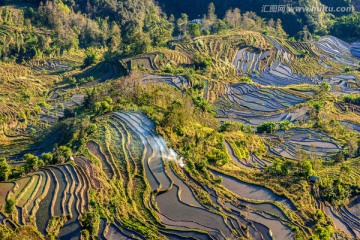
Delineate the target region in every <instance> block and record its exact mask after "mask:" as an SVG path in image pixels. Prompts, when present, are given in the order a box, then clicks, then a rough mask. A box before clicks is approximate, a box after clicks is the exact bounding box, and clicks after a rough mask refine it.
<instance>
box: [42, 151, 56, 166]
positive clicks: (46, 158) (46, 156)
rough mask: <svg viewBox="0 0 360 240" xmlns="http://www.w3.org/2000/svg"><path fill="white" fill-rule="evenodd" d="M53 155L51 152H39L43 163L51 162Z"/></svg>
mask: <svg viewBox="0 0 360 240" xmlns="http://www.w3.org/2000/svg"><path fill="white" fill-rule="evenodd" d="M53 159H54V156H53V155H52V153H43V154H41V160H43V161H44V163H45V164H51V163H53Z"/></svg>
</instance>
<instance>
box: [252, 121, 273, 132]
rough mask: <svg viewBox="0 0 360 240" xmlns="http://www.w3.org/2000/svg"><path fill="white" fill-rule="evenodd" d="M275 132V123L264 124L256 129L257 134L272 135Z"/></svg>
mask: <svg viewBox="0 0 360 240" xmlns="http://www.w3.org/2000/svg"><path fill="white" fill-rule="evenodd" d="M275 131H276V123H275V122H264V123H263V124H260V125H259V126H257V127H256V132H257V133H274V132H275Z"/></svg>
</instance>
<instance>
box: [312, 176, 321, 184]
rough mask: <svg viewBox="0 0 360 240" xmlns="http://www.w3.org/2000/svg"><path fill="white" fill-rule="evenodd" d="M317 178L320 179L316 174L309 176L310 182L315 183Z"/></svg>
mask: <svg viewBox="0 0 360 240" xmlns="http://www.w3.org/2000/svg"><path fill="white" fill-rule="evenodd" d="M319 180H320V177H318V176H311V177H310V178H309V181H310V182H312V183H316V182H317V181H319Z"/></svg>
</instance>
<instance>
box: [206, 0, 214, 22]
mask: <svg viewBox="0 0 360 240" xmlns="http://www.w3.org/2000/svg"><path fill="white" fill-rule="evenodd" d="M206 17H207V19H208V20H209V21H210V23H214V22H215V20H216V19H217V16H216V14H215V4H214V3H213V2H211V3H210V4H209V6H208V13H207V16H206Z"/></svg>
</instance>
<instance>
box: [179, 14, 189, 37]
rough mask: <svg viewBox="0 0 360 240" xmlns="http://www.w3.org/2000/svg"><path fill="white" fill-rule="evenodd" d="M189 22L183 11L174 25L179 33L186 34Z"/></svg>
mask: <svg viewBox="0 0 360 240" xmlns="http://www.w3.org/2000/svg"><path fill="white" fill-rule="evenodd" d="M188 24H189V17H188V15H186V14H185V13H182V14H181V17H180V18H179V19H178V20H177V21H176V26H177V28H178V31H179V33H180V35H183V36H186V35H187V29H188Z"/></svg>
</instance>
